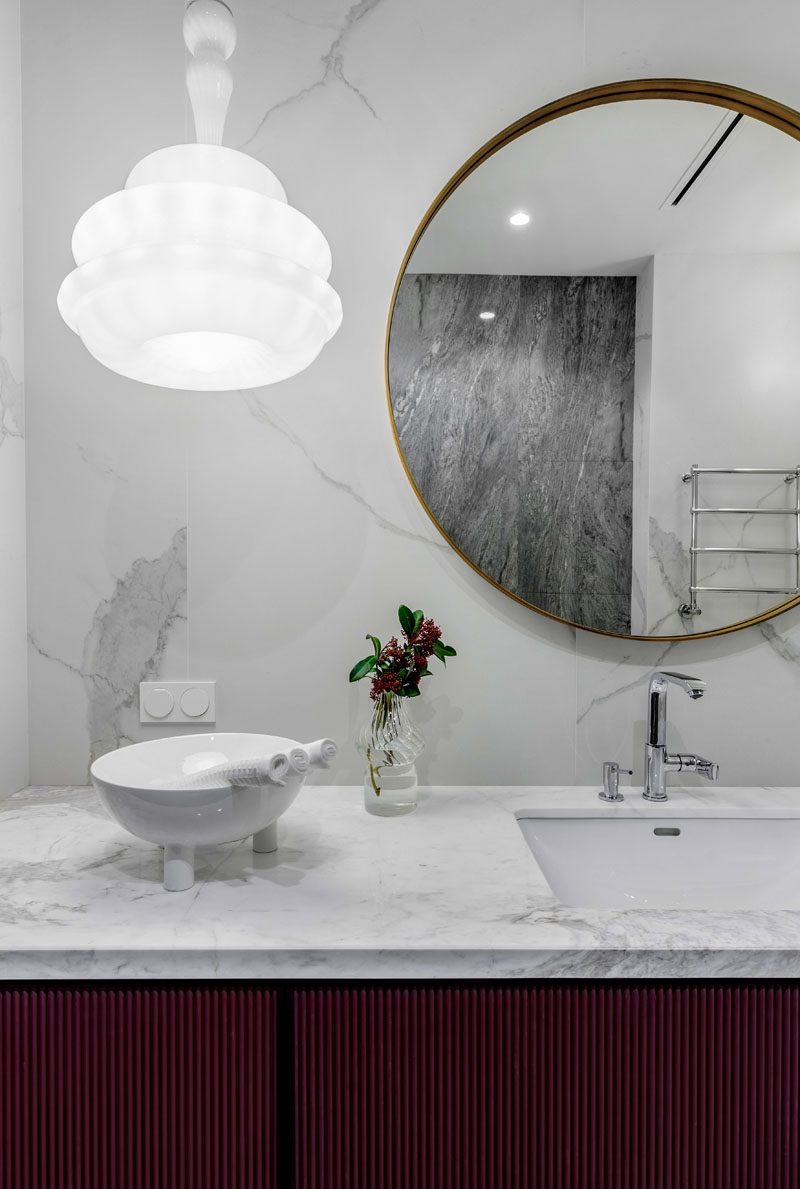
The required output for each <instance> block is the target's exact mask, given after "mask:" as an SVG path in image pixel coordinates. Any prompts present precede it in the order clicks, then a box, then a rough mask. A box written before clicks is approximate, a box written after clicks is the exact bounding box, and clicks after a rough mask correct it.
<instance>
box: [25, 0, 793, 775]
mask: <svg viewBox="0 0 800 1189" xmlns="http://www.w3.org/2000/svg"><path fill="white" fill-rule="evenodd" d="M235 7H236V15H237V19H238V23H239V29H240V46H239V49H238V50H237V52H236V54H235V56H234V58H233V59H232V62H231V65H232V67H233V70H234V74H235V79H236V90H235V92H234V97H233V102H232V111H231V118H230V122H229V133H228V138H227V143H229V144H231V145H234V146H239V147H246V148H247V150H248V151H250V152H252V153H253V154H255V155H256V156H258V157H260V158H262V159H264V160H265V161H268V162H269V163H270V165H271V166H273V167H274V168H275V170H276V172H277V173H278V175H279V176H280V177H281V178H282V179H283V181H284V183H285V185H286V187H287V189H288V191H289V197H290V200H292V201H294V202H295V203H296V204H297V205H298V206H299V207H300V208H301V209H303V210H304V211H306V212H307V213H308V214H309V215H310V216H311V217H312V218H313V219H315V220H316V221H317V222H318V223H319V225H320V226H321V227H322V228H323V229H324V231H325V232H326V234H327V235H328V237H329V239H330V241H331V244H332V246H333V250H334V260H335V265H334V273H333V277H332V280H333V282H334V284H335V285H336V287H337V288H338V290H339V292H340V293H341V296H342V299H343V301H344V308H345V321H344V325H343V327H342V330H341V331H340V333H339V335H338V336H337V337H336V338H335V339H334V341H333V342H332V343H331V344H330V346H329V347H328V348H327V349H326V351H325V352H324V353H323V355H322V356H321V357H320V359H319V360H318V361H317V363H316V364H315V365H314V366H313V367H312V368H311V369H309V371H307V372H306V373H304V374H303V375H301V376H299V377H297V378H296V379H294V380H292V381H290V382H288V383H286V384H283V385H280V386H278V387H276V388H274V389H271V390H270V389H267V390H263V391H259V392H257V393H254V394H250V395H247V396H239V395H235V394H233V395H213V394H212V395H188V394H185V395H184V394H180V393H172V392H163V391H158V390H155V389H148V388H144V387H141V386H137V385H136V384H133V383H130V382H127V381H125V380H123V379H121V378H119V377H117V376H115V375H112V374H111V373H110V372H107V371H104V370H103V369H102V368H101V367H99V365H97V364H96V363H95V362H94V361H93V360H92V359H91V358H90V357H89V356H88V355H87V354H86V352H85V351H84V350H83V348H82V347H81V345H80V343H79V342H78V340H77V339H75V338H74V336H72V335H71V334H70V332H69V331H68V330H67V329H66V328H65V327H64V326H63V325H62V324H61V322H60V320H59V318H58V315H57V312H56V309H55V301H54V298H55V293H56V290H57V288H58V285H59V282H60V280H61V278H62V276H63V275H64V274H65V273H66V272H67V270H68V269H69V268H70V266H71V265H70V256H69V240H70V234H71V231H72V226H73V224H74V222H75V219H76V218H77V217H78V215H79V214H80V213H81V212H82V211H83V210H84V209H85V207H86V206H87V205H89V203H91V202H93V201H95V200H96V199H97V198H99V197H100V196H102V195H104V194H106V193H108V192H109V191H111V190H113V189H116V188H118V187H119V186H120V185H121V184H122V182H123V180H124V177H125V175H126V173H127V171H128V169H129V168H130V166H131V165H132V164H133V163H134V162H135V161H136V160H137V159H138V158H139V157H141V156H143V155H144V154H145V153H146V152H148V151H150V150H152V149H154V148H156V147H158V146H160V145H164V144H168V143H170V142H174V141H179V140H181V139H183V138H184V137H186V136H188V135H189V128H190V124H189V120H188V113H187V109H186V104H185V100H184V98H183V95H182V87H183V83H182V70H183V65H184V53H183V47H182V42H181V36H180V22H181V18H182V13H183V0H169V2H165V0H140V2H139V3H138V4H136V5H131V4H128V3H124V4H123V3H122V2H121V0H72V2H71V3H69V4H65V3H63V0H26V3H25V6H24V22H25V28H24V38H23V45H24V108H25V122H24V149H25V183H26V196H27V197H26V228H25V237H26V238H25V249H26V320H27V321H26V328H27V359H26V364H27V368H26V371H27V381H28V397H29V411H30V416H29V447H30V461H29V473H30V477H29V484H30V485H29V497H30V621H31V632H32V638H33V645H32V650H31V669H30V673H31V685H32V698H31V705H32V714H31V725H32V744H31V756H32V770H33V779H35V780H37V781H73V780H81V779H85V776H86V768H87V761H88V757H89V754H90V748H91V747H95V748H100V747H106V746H108V745H109V744H111V743H113V742H115V741H117V740H122V739H124V738H135V737H139V735H140V731H139V728H138V726H137V724H136V722H135V717H136V716H135V692H136V683H137V682H138V680H139V679H140V677H141V676H143V675H144V674H148V675H149V674H153V673H159V674H161V675H162V676H164V677H169V676H175V677H180V676H184V675H187V674H191V675H192V676H194V677H216V678H217V680H218V681H219V683H220V685H219V707H220V715H219V725H220V727H221V728H231V727H236V728H243V729H259V728H265V729H268V730H273V731H278V732H281V733H286V734H290V735H297V736H300V737H302V736H310V735H319V734H321V733H326V734H327V733H329V734H332V735H335V736H338V737H339V739H340V740H342V741H343V742H344V743H345V744H347V742H348V740H349V739H350V738H351V737H352V735H353V733H354V731H355V729H356V726H357V724H358V723H359V722H360V721H361V720H362V719H363V718H364V716H365V715H366V714H367V711H368V699H367V691H366V688H365V687H364V686H358V687H353V688H350V687H348V685H347V683H346V673H347V670H348V668H349V666H350V664H351V663H352V661H353V660H354V659H355V658H356V657H358V656H359V655H361V654H362V650H363V648H364V641H363V636H364V633H365V632H367V631H372V632H377V633H381V634H387V633H388V632H389V631H390V630H391V629H392V626H393V615H394V610H395V608H396V606H397V604H398V603H399V602H400V601H401V600H403V601H408V602H410V603H412V604H414V605H416V606H421V607H423V608H424V609H425V610H426V611H427V612H429V613H431V614H433V615H434V616H435V617H436V618H438V619H440V620H441V622H442V623H443V624H444V626H445V628H446V637H447V639H448V640H449V641H451V642H452V643H453V644H455V645H456V647H457V648H458V649H459V652H460V655H459V657H458V659H457V661H454V662H452V664H451V665H449V666H448V669H447V672H446V674H440V675H437V676H436V678H435V679H434V680H433V681H431V683H430V689H429V691H428V692H427V694H426V697H425V698H424V699H420V703H421V704H420V705H419V706H418V707H416V708H415V710H416V712H417V715H418V717H419V719H420V721H421V724H422V726H423V729H424V731H425V734H426V736H427V738H428V749H427V752H426V756H425V760H424V762H423V764H422V775H423V777H424V778H426V779H428V780H429V781H432V782H458V781H470V780H475V781H479V782H487V781H488V782H492V783H502V782H512V783H523V782H524V783H527V782H536V781H571V780H573V779H575V778H576V777H577V778H578V779H580V780H587V781H588V780H597V779H598V777H599V769H600V763H601V761H602V760H604V759H610V758H614V757H616V758H618V759H619V760H621V761H622V760H624V761H626V762H627V761H629V760H631V759H632V758H634V756H635V757H636V759H637V765H638V767H639V773H638V775H639V777H641V771H640V770H641V763H640V762H639V755H638V753H639V749H640V747H641V742H642V720H643V716H644V711H645V696H644V682H645V680H646V676H647V673H648V671H649V670H650V668H651V667H652V666H653V665H656V664H662V663H665V662H666V661H667V659H668V660H669V663H670V664H671V665H672V666H673V667H686V668H687V669H695V670H697V671H698V672H699V673H700V674H701V675H702V676H704V677H706V678H707V679H708V681H709V686H710V692H709V695H708V696H707V697H706V698H705V699H704V700H703V701H702V702H701V703H699V704H692V703H690V702H689V700H688V699H681V698H679V697H678V698H674V699H673V718H674V723H675V741H676V744H683V745H684V746H691V745H695V746H696V747H697V748H698V749H699V750H701V751H702V752H703V753H704V754H706V755H711V756H712V757H715V758H718V759H720V760H721V761H722V763H723V773H724V776H725V778H726V779H727V780H742V781H753V780H759V781H768V782H773V783H780V782H782V781H792V782H796V781H797V780H798V778H799V777H800V762H798V760H797V759H796V756H795V748H794V742H793V741H794V736H795V733H796V727H795V723H796V719H797V714H798V708H799V707H800V664H799V663H798V662H799V661H800V616H799V615H790V616H787V617H785V618H784V619H782V620H780V621H778V622H777V623H776V624H775V625H774V626H772V625H768V626H767V627H766V628H765V629H764V630H763V631H759V630H751V631H748V632H746V633H744V634H741V635H738V636H735V637H730V638H723V639H718V640H712V641H708V642H700V643H694V644H689V645H686V644H683V643H681V644H678V645H676V646H674V647H673V648H667V647H665V646H664V645H660V646H659V645H655V646H654V645H650V644H641V645H630V644H628V645H626V644H624V643H621V642H618V641H614V640H607V639H604V638H602V637H597V636H591V635H588V634H585V633H581V634H579V635H578V636H577V637H576V635H575V634H574V633H573V632H572V631H571V630H570V629H568V628H566V627H563V626H561V625H559V624H555V623H551V622H549V621H547V620H545V619H543V618H541V617H538V616H536V615H535V614H533V613H531V612H529V611H526V610H525V609H524V608H521V607H518V606H517V605H516V604H514V603H513V602H511V601H510V600H509V599H508V598H506V597H505V596H503V595H502V594H500V593H499V592H497V591H495V590H494V589H492V588H491V587H490V586H489V585H488V584H487V583H485V582H484V581H483V580H481V579H480V578H479V577H478V576H477V575H475V574H474V573H473V572H472V571H471V570H470V569H469V568H468V567H467V566H465V565H464V564H463V563H462V562H461V561H460V560H459V559H458V558H457V557H455V556H454V555H453V554H452V553H451V552H450V550H449V549H448V548H447V547H446V546H445V545H444V543H443V541H442V540H441V539H440V538H439V537H438V535H437V533H436V530H435V529H434V528H433V526H432V525H431V524H430V522H429V521H428V519H427V517H426V515H425V513H424V512H423V510H422V508H421V507H420V505H419V504H418V503H417V501H416V498H415V497H414V495H413V493H412V491H411V488H410V487H409V484H408V482H407V480H406V477H405V475H404V472H403V469H402V467H401V464H400V460H399V458H398V457H397V454H396V452H395V448H394V445H393V442H392V438H391V433H390V428H389V420H388V416H387V411H386V401H385V393H384V380H383V349H384V334H385V324H386V315H387V310H388V306H389V300H390V296H391V291H392V285H393V283H394V279H395V274H396V270H397V268H398V265H399V263H400V260H401V258H402V256H403V253H404V251H405V248H406V245H407V243H408V241H409V239H410V237H411V235H412V233H413V231H414V228H415V227H416V225H417V223H418V221H419V219H420V218H421V217H422V215H423V213H424V211H425V209H426V207H427V206H428V204H429V202H430V201H431V199H432V197H433V196H434V195H435V194H436V193H437V192H438V190H439V189H440V187H441V186H442V185H443V183H444V182H445V181H446V180H447V178H448V177H449V176H450V175H451V173H452V172H453V171H454V170H455V169H456V168H457V167H458V166H459V165H460V164H461V162H462V161H463V160H464V159H465V158H466V157H467V156H468V155H469V154H470V153H471V152H472V151H473V150H474V149H475V148H476V147H477V146H478V145H480V144H481V143H482V142H483V141H484V140H486V139H488V137H490V136H491V135H493V134H494V133H495V132H497V131H498V129H500V128H501V127H503V126H504V125H505V124H507V123H509V122H511V121H512V120H514V119H516V118H517V117H518V116H520V115H521V114H522V113H524V112H526V111H529V110H531V109H532V108H535V107H536V106H538V105H540V104H542V103H544V102H546V101H548V100H550V99H553V98H554V97H556V96H559V95H563V94H566V93H568V92H570V91H573V90H576V89H578V88H580V87H583V86H588V85H592V84H598V83H603V82H607V81H610V80H614V79H619V78H637V77H641V76H643V75H644V76H646V75H665V76H674V75H684V76H690V77H699V78H712V79H721V80H729V81H730V82H733V83H737V84H738V85H740V86H742V87H747V88H752V89H755V90H759V91H763V92H766V93H767V94H770V95H773V96H775V97H776V98H777V99H780V100H783V101H784V102H788V103H790V104H794V105H796V106H800V74H798V71H797V55H796V47H797V45H798V44H800V9H798V8H797V6H796V5H794V4H793V3H792V2H791V0H781V2H780V3H779V2H777V0H768V2H766V3H762V4H759V5H755V4H753V3H752V0H713V2H712V0H704V2H703V3H701V4H698V3H697V0H674V2H673V3H671V4H659V3H656V2H655V0H648V2H646V3H643V2H642V0H589V2H588V4H587V6H586V11H585V12H584V7H583V5H582V4H581V3H579V2H576V0H546V2H545V0H496V2H495V3H494V4H486V3H484V2H482V0H481V2H480V3H478V2H477V0H404V2H403V3H400V2H398V0H359V2H354V0H308V2H307V3H304V4H303V5H288V4H283V5H280V6H279V5H278V3H277V2H276V0H241V2H240V3H238V4H236V6H235ZM721 30H724V34H725V35H724V36H721V35H720V31H721ZM187 526H188V554H187V552H186V550H185V538H184V531H185V530H186V528H187ZM744 719H747V721H748V730H747V731H743V730H742V729H741V723H742V721H743V720H744ZM762 736H763V737H764V738H765V740H768V742H764V743H760V742H759V740H760V737H762ZM331 775H332V777H333V778H334V779H357V776H358V767H357V760H356V756H355V753H354V752H353V750H352V748H351V747H349V746H345V747H344V748H343V752H342V762H341V764H340V765H339V767H338V769H337V770H336V771H334V772H333V773H332V774H331Z"/></svg>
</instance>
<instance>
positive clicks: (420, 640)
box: [412, 619, 442, 656]
mask: <svg viewBox="0 0 800 1189" xmlns="http://www.w3.org/2000/svg"><path fill="white" fill-rule="evenodd" d="M441 638H442V629H441V628H440V627H437V626H436V624H435V623H434V622H433V620H432V619H423V621H422V623H421V624H420V627H419V631H418V632H417V634H416V636H414V639H413V640H412V644H413V645H414V647H415V648H419V650H420V651H421V653H422V655H423V656H430V655H431V654H432V653H433V646H434V644H435V643H436V641H437V640H441Z"/></svg>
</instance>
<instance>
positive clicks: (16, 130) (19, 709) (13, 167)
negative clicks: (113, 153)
mask: <svg viewBox="0 0 800 1189" xmlns="http://www.w3.org/2000/svg"><path fill="white" fill-rule="evenodd" d="M0 161H2V163H3V164H2V170H1V171H0V792H9V791H12V792H13V791H16V789H18V788H20V787H21V786H22V785H24V784H25V783H26V781H27V779H28V675H27V646H26V636H25V614H26V612H25V438H24V433H25V419H24V401H23V390H22V379H23V363H24V359H23V335H22V160H21V122H20V19H19V0H0Z"/></svg>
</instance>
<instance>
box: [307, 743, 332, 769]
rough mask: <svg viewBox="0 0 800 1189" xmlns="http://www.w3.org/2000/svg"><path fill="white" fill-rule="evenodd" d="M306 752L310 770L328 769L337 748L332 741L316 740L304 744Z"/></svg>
mask: <svg viewBox="0 0 800 1189" xmlns="http://www.w3.org/2000/svg"><path fill="white" fill-rule="evenodd" d="M306 751H307V752H308V762H309V764H310V765H311V767H312V768H330V766H331V763H332V761H333V760H335V759H336V756H337V754H338V751H339V748H338V747H337V746H336V744H335V743H334V741H333V739H316V740H315V741H314V742H313V743H307V744H306Z"/></svg>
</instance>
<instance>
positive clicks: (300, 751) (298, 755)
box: [289, 747, 308, 776]
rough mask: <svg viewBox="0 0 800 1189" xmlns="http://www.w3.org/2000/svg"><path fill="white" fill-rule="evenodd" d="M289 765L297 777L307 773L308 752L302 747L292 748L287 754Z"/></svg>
mask: <svg viewBox="0 0 800 1189" xmlns="http://www.w3.org/2000/svg"><path fill="white" fill-rule="evenodd" d="M289 764H290V766H291V767H292V768H294V770H295V772H297V774H298V775H299V776H305V774H306V772H308V752H307V751H306V749H305V748H304V747H293V748H292V750H291V751H290V752H289Z"/></svg>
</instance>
